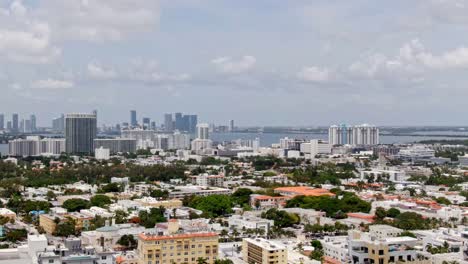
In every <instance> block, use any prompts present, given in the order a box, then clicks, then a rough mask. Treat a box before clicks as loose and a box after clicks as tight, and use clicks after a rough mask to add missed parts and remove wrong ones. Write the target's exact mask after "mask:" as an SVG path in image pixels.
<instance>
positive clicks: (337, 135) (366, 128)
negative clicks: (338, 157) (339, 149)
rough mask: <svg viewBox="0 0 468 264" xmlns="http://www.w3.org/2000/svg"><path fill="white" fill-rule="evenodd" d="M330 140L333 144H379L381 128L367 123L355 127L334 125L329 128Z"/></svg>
mask: <svg viewBox="0 0 468 264" xmlns="http://www.w3.org/2000/svg"><path fill="white" fill-rule="evenodd" d="M328 140H329V143H330V144H332V145H346V144H349V145H377V144H379V129H378V128H377V127H375V126H372V125H367V124H364V125H359V126H354V127H349V126H346V125H344V124H343V125H340V126H336V125H334V126H331V127H330V128H329V129H328Z"/></svg>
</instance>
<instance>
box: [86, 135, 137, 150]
mask: <svg viewBox="0 0 468 264" xmlns="http://www.w3.org/2000/svg"><path fill="white" fill-rule="evenodd" d="M136 145H137V141H136V139H129V138H111V139H107V138H106V139H95V140H94V148H95V149H98V148H101V147H102V148H105V149H109V151H110V153H111V154H116V153H119V152H121V153H134V152H136Z"/></svg>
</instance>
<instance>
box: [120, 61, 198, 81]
mask: <svg viewBox="0 0 468 264" xmlns="http://www.w3.org/2000/svg"><path fill="white" fill-rule="evenodd" d="M126 75H127V77H128V78H129V79H131V80H134V81H142V82H168V81H175V82H181V81H187V80H189V79H190V78H191V76H190V75H189V74H187V73H181V74H173V73H166V72H163V71H161V69H160V68H159V65H158V63H157V62H156V61H154V60H148V61H144V60H141V59H137V60H133V61H132V62H131V63H130V67H129V69H128V72H127V74H126Z"/></svg>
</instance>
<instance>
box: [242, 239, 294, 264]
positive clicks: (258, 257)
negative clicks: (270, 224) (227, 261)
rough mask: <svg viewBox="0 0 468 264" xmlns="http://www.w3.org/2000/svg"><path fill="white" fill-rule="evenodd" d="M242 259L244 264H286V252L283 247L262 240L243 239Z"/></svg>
mask: <svg viewBox="0 0 468 264" xmlns="http://www.w3.org/2000/svg"><path fill="white" fill-rule="evenodd" d="M242 258H243V260H244V261H245V262H246V263H256V264H271V263H275V264H287V263H288V250H287V249H286V247H285V246H284V245H282V244H279V243H276V242H273V241H271V240H267V239H264V238H255V239H254V238H244V239H243V240H242Z"/></svg>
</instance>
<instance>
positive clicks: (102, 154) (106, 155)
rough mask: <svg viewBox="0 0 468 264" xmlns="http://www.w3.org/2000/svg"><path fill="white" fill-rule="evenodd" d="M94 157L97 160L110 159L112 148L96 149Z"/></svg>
mask: <svg viewBox="0 0 468 264" xmlns="http://www.w3.org/2000/svg"><path fill="white" fill-rule="evenodd" d="M94 157H95V158H96V159H97V160H108V159H110V149H106V148H103V147H100V148H97V149H95V150H94Z"/></svg>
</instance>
